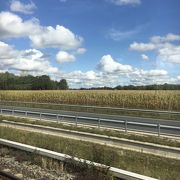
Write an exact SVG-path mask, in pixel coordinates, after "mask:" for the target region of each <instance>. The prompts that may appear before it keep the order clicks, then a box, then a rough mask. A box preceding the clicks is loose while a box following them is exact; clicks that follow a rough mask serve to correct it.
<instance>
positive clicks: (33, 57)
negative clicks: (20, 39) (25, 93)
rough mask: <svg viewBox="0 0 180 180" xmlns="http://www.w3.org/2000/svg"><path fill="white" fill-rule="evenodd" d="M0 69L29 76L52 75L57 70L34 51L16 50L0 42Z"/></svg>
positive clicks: (42, 55) (39, 52)
mask: <svg viewBox="0 0 180 180" xmlns="http://www.w3.org/2000/svg"><path fill="white" fill-rule="evenodd" d="M0 62H1V63H0V69H1V70H4V69H5V70H15V71H28V72H29V73H30V74H49V75H51V74H54V73H58V71H59V70H58V69H57V68H56V67H53V66H52V65H51V64H50V62H49V60H48V59H47V58H46V57H45V56H44V54H43V53H42V52H41V51H39V50H36V49H28V50H22V51H19V50H16V49H14V47H13V46H10V45H8V44H6V43H4V42H0Z"/></svg>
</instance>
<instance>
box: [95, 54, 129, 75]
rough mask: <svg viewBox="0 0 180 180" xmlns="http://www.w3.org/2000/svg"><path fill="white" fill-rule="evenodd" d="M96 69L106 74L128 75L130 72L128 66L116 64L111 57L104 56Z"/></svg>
mask: <svg viewBox="0 0 180 180" xmlns="http://www.w3.org/2000/svg"><path fill="white" fill-rule="evenodd" d="M98 69H99V70H101V71H104V72H107V73H115V72H118V73H128V72H131V71H132V67H131V66H130V65H123V64H120V63H118V62H116V61H115V60H114V59H113V58H112V57H111V55H104V56H103V57H102V58H101V60H100V63H99V64H98Z"/></svg>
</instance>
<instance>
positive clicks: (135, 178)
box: [0, 139, 157, 180]
mask: <svg viewBox="0 0 180 180" xmlns="http://www.w3.org/2000/svg"><path fill="white" fill-rule="evenodd" d="M0 144H2V145H5V146H9V147H13V148H16V149H20V150H23V151H27V152H31V153H35V154H39V155H42V156H46V157H49V158H53V159H57V160H60V161H63V162H68V160H74V161H75V162H80V163H84V162H85V163H86V164H88V165H93V166H95V167H98V168H108V169H109V172H110V173H111V174H112V175H113V176H114V177H117V178H121V179H125V180H157V179H155V178H152V177H148V176H144V175H140V174H137V173H133V172H129V171H125V170H122V169H118V168H115V167H109V166H106V165H104V164H100V163H96V162H91V161H89V160H85V159H79V158H77V157H72V156H69V155H67V154H62V153H58V152H54V151H50V150H47V149H43V148H38V147H35V146H30V145H26V144H22V143H18V142H13V141H9V140H5V139H0Z"/></svg>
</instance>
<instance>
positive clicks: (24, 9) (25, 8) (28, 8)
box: [10, 0, 37, 14]
mask: <svg viewBox="0 0 180 180" xmlns="http://www.w3.org/2000/svg"><path fill="white" fill-rule="evenodd" d="M36 8H37V7H36V5H35V4H34V3H33V2H32V1H31V2H30V3H28V4H24V3H22V2H20V1H17V0H12V1H11V4H10V10H11V11H14V12H20V13H24V14H32V13H33V11H34V10H35V9H36Z"/></svg>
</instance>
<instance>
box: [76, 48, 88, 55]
mask: <svg viewBox="0 0 180 180" xmlns="http://www.w3.org/2000/svg"><path fill="white" fill-rule="evenodd" d="M86 51H87V50H86V49H85V48H78V49H77V50H76V54H84V53H85V52H86Z"/></svg>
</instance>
